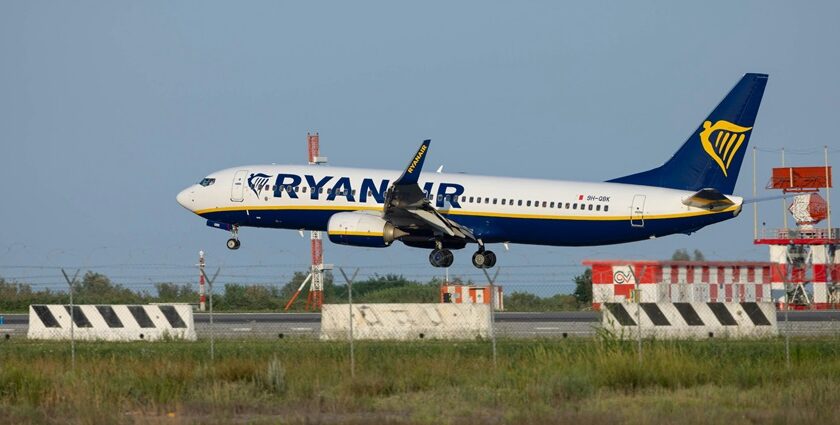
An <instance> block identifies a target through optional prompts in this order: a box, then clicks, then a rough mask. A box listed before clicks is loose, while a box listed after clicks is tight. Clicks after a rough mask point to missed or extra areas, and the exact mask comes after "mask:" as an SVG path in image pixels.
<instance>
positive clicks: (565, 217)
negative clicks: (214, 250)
mask: <svg viewBox="0 0 840 425" xmlns="http://www.w3.org/2000/svg"><path fill="white" fill-rule="evenodd" d="M737 209H738V205H733V206H730V207H728V208H726V209H723V210H720V211H692V212H684V213H674V214H650V215H644V219H645V220H662V219H668V218H686V217H697V216H702V215H709V214H719V213H725V212H732V211H735V210H737ZM245 210H248V211H273V210H276V211H284V210H307V211H312V210H321V211H382V207H381V206H380V207H361V206H359V207H353V206H349V205H348V206H340V207H331V206H327V207H324V206H320V207H315V206H273V207H267V206H261V207H224V208H210V209H205V210H199V211H196V212H195V213H196V214H199V215H202V214H208V213H214V212H225V211H245ZM439 212H440V213H441V214H443V215H453V216H457V215H464V216H478V217H499V218H522V219H541V220H583V221H628V220H630V219H631V217H630V216H629V215H621V216H618V215H610V216H597V215H592V216H586V215H542V214H511V213H494V212H483V211H455V210H449V211H440V210H439ZM634 219H638V217H634ZM379 236H381V235H379Z"/></svg>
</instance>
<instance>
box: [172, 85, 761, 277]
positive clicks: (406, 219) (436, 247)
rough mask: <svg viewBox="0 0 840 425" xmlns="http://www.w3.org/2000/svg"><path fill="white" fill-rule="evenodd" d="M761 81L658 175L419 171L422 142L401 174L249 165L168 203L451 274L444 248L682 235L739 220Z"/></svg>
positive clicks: (221, 221) (483, 255)
mask: <svg viewBox="0 0 840 425" xmlns="http://www.w3.org/2000/svg"><path fill="white" fill-rule="evenodd" d="M767 79H768V75H766V74H752V73H751V74H746V75H744V76H743V77H742V78H741V79H740V81H739V82H738V83H737V84H736V85H735V87H734V88H733V89H732V90H731V91H730V92H729V94H727V95H726V97H725V98H724V99H723V100H722V101H721V102H720V104H719V105H718V106H717V107H716V108H715V109H714V110H713V111H712V112H711V114H709V116H708V117H707V118H706V119H705V120H703V121H702V122H700V123H699V126H698V127H697V129H696V130H695V131H694V133H693V134H692V135H691V137H689V138H688V140H687V141H686V142H685V143H684V144H683V145H682V146H681V147H680V149H679V150H678V151H677V152H676V153H675V154H674V155H673V156H672V157H671V158H670V159H668V161H666V162H665V163H664V164H663V165H661V166H659V167H656V168H653V169H650V170H647V171H643V172H640V173H636V174H631V175H628V176H624V177H618V178H615V179H612V180H608V181H606V182H572V181H561V180H543V179H526V178H508V177H495V176H479V175H466V174H453V173H442V172H431V173H429V172H423V164H424V162H425V160H426V157H427V156H428V155H429V146H430V140H425V141H423V143H422V144H421V145H420V148H419V149H418V150H417V151H416V153H415V154H414V155H412V156H411V159H410V160H409V162H408V165H407V166H406V168H405V169H403V170H402V171H401V172H400V171H392V170H391V171H389V170H374V169H363V168H342V167H332V166H323V165H309V166H307V165H247V166H241V167H234V168H228V169H225V170H221V171H217V172H214V173H211V174H210V175H208V176H207V177H205V178H204V179H202V180H201V181H200V182H199V183H197V184H194V185H192V186H190V187H188V188H186V189H184V190H183V191H182V192H180V193H179V194H178V195H177V201H178V203H179V204H181V205H182V206H183V207H184V208H186V209H188V210H190V211H191V212H193V213H195V214H197V215H199V216H201V217H202V218H204V219H206V220H207V225H208V226H210V227H214V228H218V229H223V230H226V231H229V232H230V233H231V238H230V239H229V240H228V241H227V247H228V248H230V249H238V248H239V247H240V242H239V228H240V227H265V228H278V229H294V230H320V231H326V232H327V235H328V236H329V239H330V241H332V242H333V243H337V244H343V245H351V246H360V247H387V246H390V245H392V244H393V242H395V241H400V242H402V243H403V244H405V245H407V246H410V247H415V248H423V249H429V250H431V252H430V254H429V262H430V263H431V265H432V266H434V267H449V266H450V265H452V263H453V261H454V255H453V253H452V250H458V249H462V248H464V247H466V246H467V245H468V244H477V246H478V249H477V250H476V251H475V253H474V254H473V255H472V263H473V265H474V266H475V267H478V268H490V267H493V266H494V265H495V264H496V255H495V254H494V253H493V251H491V250H489V249H487V245H489V244H497V243H504V244H505V247H507V246H508V245H507V244H508V243H511V244H532V245H552V246H592V245H607V244H619V243H626V242H634V241H640V240H645V239H653V238H659V237H662V236H666V235H671V234H677V233H682V234H691V233H693V232H695V231H697V230H700V229H701V228H703V227H705V226H708V225H710V224H714V223H718V222H721V221H724V220H728V219H731V218H734V217H736V216H738V214H739V213H740V212H741V207H742V204H743V202H744V200H743V198H741V197H738V196H734V195H733V194H732V193H733V190H734V188H735V182H736V180H737V178H738V173H739V171H740V168H741V163H742V161H743V159H744V155H745V151H746V150H747V145H748V144H749V140H750V135H751V134H752V129H753V125H754V123H755V118H756V115H757V114H758V109H759V105H760V103H761V98H762V96H763V94H764V88H765V86H766V84H767Z"/></svg>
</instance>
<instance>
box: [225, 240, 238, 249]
mask: <svg viewBox="0 0 840 425" xmlns="http://www.w3.org/2000/svg"><path fill="white" fill-rule="evenodd" d="M227 247H228V249H239V239H233V238H230V239H228V241H227Z"/></svg>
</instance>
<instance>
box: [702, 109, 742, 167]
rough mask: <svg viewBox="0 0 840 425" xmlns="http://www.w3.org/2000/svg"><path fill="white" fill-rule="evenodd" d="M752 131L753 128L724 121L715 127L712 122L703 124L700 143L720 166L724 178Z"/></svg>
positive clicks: (717, 123)
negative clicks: (747, 133)
mask: <svg viewBox="0 0 840 425" xmlns="http://www.w3.org/2000/svg"><path fill="white" fill-rule="evenodd" d="M751 129H752V127H741V126H740V125H738V124H733V123H731V122H729V121H724V120H720V121H718V122H716V123H714V125H712V122H711V121H706V122H704V123H703V131H701V132H700V143H701V144H702V145H703V150H705V151H706V153H707V154H709V156H710V157H712V159H714V160H715V162H717V165H719V166H720V170H721V171H723V175H724V176H726V170H728V169H729V164H730V163H731V162H732V158H734V157H735V154H736V153H737V152H738V149H740V148H741V144H742V143H744V138H745V137H746V135H745V133H746V132H748V131H750V130H751Z"/></svg>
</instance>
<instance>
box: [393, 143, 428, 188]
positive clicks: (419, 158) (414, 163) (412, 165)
mask: <svg viewBox="0 0 840 425" xmlns="http://www.w3.org/2000/svg"><path fill="white" fill-rule="evenodd" d="M430 143H432V141H431V139H426V140H424V141H423V144H421V145H420V148H419V149H417V153H415V154H414V156H413V157H412V158H411V161H410V162H409V163H408V167H406V168H405V171H403V173H402V175H401V176H400V178H398V179H397V181H395V182H394V184H395V185H408V184H417V178H418V177H419V176H420V171H422V170H423V162H424V161H425V160H426V154H427V153H429V144H430Z"/></svg>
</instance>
